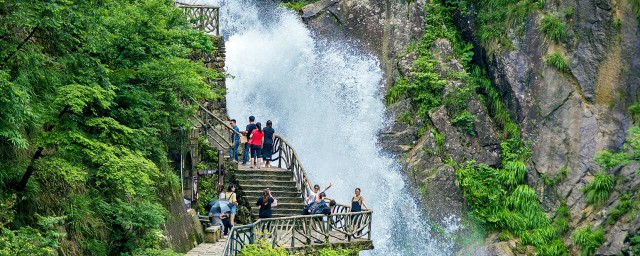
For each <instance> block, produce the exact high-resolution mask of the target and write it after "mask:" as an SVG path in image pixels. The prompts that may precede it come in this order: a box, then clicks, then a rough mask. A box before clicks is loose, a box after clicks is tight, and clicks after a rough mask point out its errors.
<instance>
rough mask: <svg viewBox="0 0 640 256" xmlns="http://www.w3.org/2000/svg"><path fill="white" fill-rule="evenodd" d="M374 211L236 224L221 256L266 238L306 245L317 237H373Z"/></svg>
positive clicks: (325, 240)
mask: <svg viewBox="0 0 640 256" xmlns="http://www.w3.org/2000/svg"><path fill="white" fill-rule="evenodd" d="M372 216H373V211H371V210H367V211H362V212H345V213H333V214H331V215H323V214H314V215H298V216H290V217H280V218H269V219H258V220H257V221H256V222H254V223H253V224H249V225H243V226H235V227H233V228H232V229H231V231H230V232H229V239H227V242H226V244H225V248H224V251H223V253H222V255H224V256H235V255H236V254H237V253H238V252H239V251H240V250H242V248H243V247H244V246H245V245H246V244H251V243H254V242H255V240H256V239H265V240H267V241H269V242H271V244H272V246H279V245H286V246H287V247H292V248H293V247H298V246H304V245H308V244H310V243H311V241H314V240H320V241H322V242H323V243H330V242H331V240H334V241H338V242H351V240H352V239H356V238H364V237H365V236H366V239H367V240H371V219H372Z"/></svg>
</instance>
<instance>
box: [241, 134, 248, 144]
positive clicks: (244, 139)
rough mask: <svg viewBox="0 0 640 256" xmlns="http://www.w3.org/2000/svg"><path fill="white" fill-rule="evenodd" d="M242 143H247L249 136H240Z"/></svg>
mask: <svg viewBox="0 0 640 256" xmlns="http://www.w3.org/2000/svg"><path fill="white" fill-rule="evenodd" d="M240 143H247V136H244V135H242V136H240Z"/></svg>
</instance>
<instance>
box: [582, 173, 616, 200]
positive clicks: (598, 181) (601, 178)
mask: <svg viewBox="0 0 640 256" xmlns="http://www.w3.org/2000/svg"><path fill="white" fill-rule="evenodd" d="M613 185H614V184H613V177H612V176H611V175H610V174H605V173H603V172H600V173H598V174H596V177H595V178H594V179H593V182H591V183H590V184H589V185H587V186H585V187H584V188H583V189H582V192H583V193H584V194H585V195H586V196H587V203H589V204H598V205H599V204H602V203H605V202H606V201H607V199H609V192H611V189H612V188H613Z"/></svg>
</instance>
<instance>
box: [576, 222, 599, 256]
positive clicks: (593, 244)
mask: <svg viewBox="0 0 640 256" xmlns="http://www.w3.org/2000/svg"><path fill="white" fill-rule="evenodd" d="M571 238H572V239H573V243H574V244H575V245H577V246H578V247H580V250H581V255H583V256H587V255H593V254H594V253H595V252H596V249H598V247H600V245H602V243H603V242H604V230H603V229H602V228H601V227H600V228H597V229H596V230H591V226H585V227H582V228H579V229H577V230H576V231H574V232H573V234H572V235H571Z"/></svg>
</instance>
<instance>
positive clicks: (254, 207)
mask: <svg viewBox="0 0 640 256" xmlns="http://www.w3.org/2000/svg"><path fill="white" fill-rule="evenodd" d="M252 203H254V204H252V205H251V210H252V211H253V210H255V211H258V206H257V205H255V202H252ZM302 208H304V204H303V203H283V202H281V201H280V199H278V206H275V207H273V209H302Z"/></svg>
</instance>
